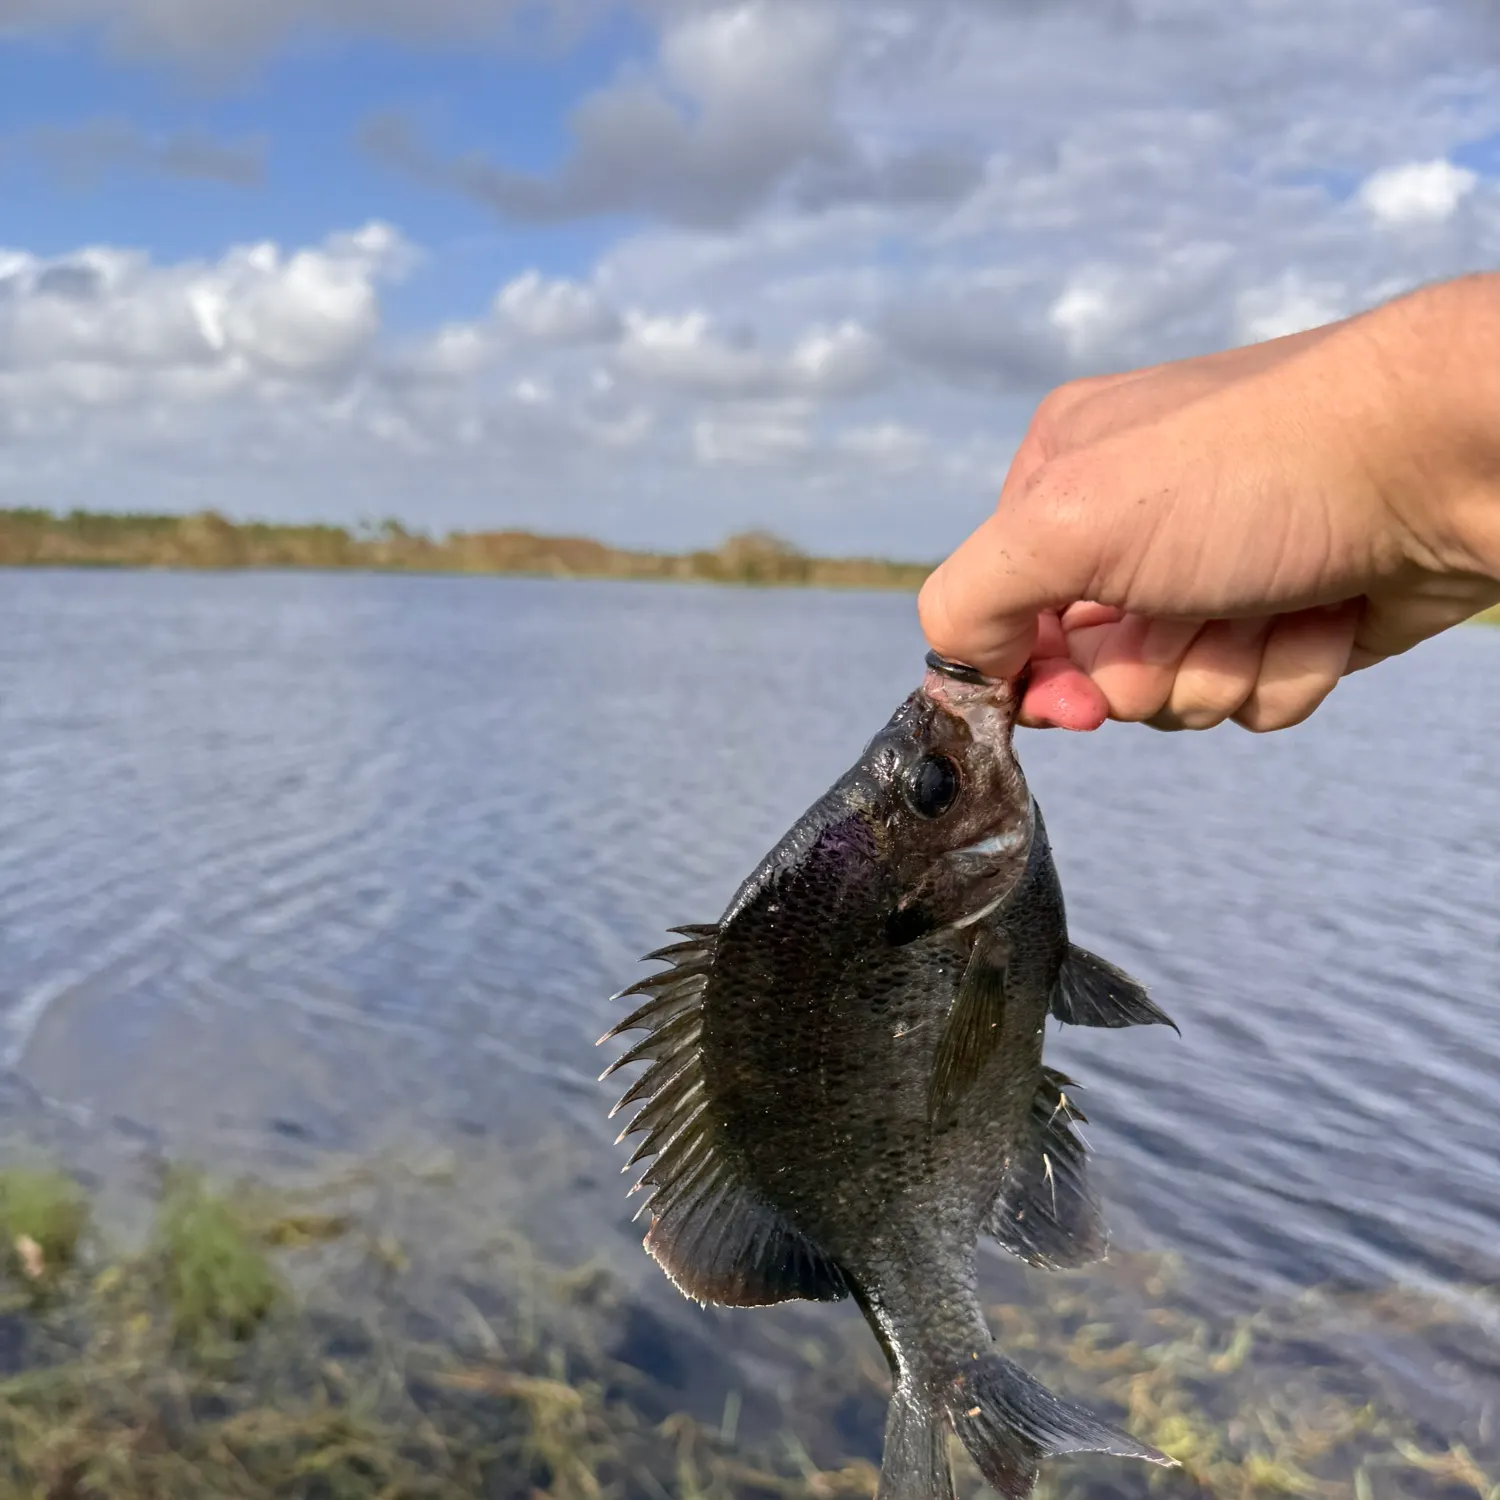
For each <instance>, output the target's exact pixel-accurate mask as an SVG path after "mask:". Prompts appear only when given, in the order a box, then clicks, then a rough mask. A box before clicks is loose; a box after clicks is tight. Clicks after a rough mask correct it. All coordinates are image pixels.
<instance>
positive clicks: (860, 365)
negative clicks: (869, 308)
mask: <svg viewBox="0 0 1500 1500" xmlns="http://www.w3.org/2000/svg"><path fill="white" fill-rule="evenodd" d="M790 367H791V373H792V375H793V377H794V378H795V380H796V381H798V382H799V383H800V384H802V385H804V386H806V387H807V388H808V389H809V390H813V391H819V392H823V393H826V394H828V395H847V394H850V393H852V392H856V391H862V390H867V389H868V388H869V387H871V386H872V385H874V384H875V383H876V382H877V381H878V380H879V379H880V377H881V374H882V373H883V371H884V369H885V351H884V349H883V348H882V347H881V344H880V340H879V339H878V338H876V337H875V335H874V334H872V333H871V332H870V331H869V329H867V328H863V327H861V326H860V325H859V324H858V323H856V322H853V321H852V320H849V321H845V322H843V323H840V324H839V325H838V326H837V327H835V328H815V329H813V330H812V331H811V332H810V333H808V334H807V335H806V336H805V337H804V338H803V339H802V340H801V341H800V342H799V343H798V344H797V347H796V348H795V349H793V350H792V353H791V358H790Z"/></svg>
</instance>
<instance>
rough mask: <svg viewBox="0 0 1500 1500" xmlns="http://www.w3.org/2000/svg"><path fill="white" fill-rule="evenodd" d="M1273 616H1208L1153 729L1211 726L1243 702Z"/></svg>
mask: <svg viewBox="0 0 1500 1500" xmlns="http://www.w3.org/2000/svg"><path fill="white" fill-rule="evenodd" d="M1270 629H1271V619H1270V618H1268V617H1264V616H1263V617H1261V618H1258V619H1240V620H1210V621H1209V622H1208V624H1206V625H1205V626H1203V628H1202V629H1201V630H1200V631H1199V632H1198V637H1197V639H1196V640H1195V641H1194V642H1193V644H1192V645H1191V646H1190V647H1189V648H1188V650H1187V652H1186V653H1185V654H1184V656H1183V658H1182V663H1181V665H1180V666H1179V667H1178V669H1177V674H1176V676H1175V678H1174V679H1173V682H1172V689H1171V692H1170V693H1169V694H1168V695H1167V700H1166V703H1165V704H1164V705H1163V707H1162V709H1161V711H1160V712H1159V713H1157V714H1154V715H1153V716H1152V717H1151V718H1149V719H1147V720H1146V722H1147V723H1148V724H1150V725H1151V727H1152V728H1153V729H1212V728H1214V726H1215V725H1218V724H1222V723H1223V722H1224V720H1225V719H1228V718H1231V717H1232V716H1233V715H1234V714H1236V713H1238V712H1239V710H1240V709H1241V708H1242V707H1243V706H1244V704H1245V701H1246V700H1247V699H1248V698H1249V696H1250V694H1251V693H1252V692H1253V691H1254V689H1255V683H1256V679H1257V678H1258V677H1259V676H1260V664H1261V658H1262V656H1263V655H1264V652H1265V645H1266V637H1267V636H1268V635H1269V633H1270Z"/></svg>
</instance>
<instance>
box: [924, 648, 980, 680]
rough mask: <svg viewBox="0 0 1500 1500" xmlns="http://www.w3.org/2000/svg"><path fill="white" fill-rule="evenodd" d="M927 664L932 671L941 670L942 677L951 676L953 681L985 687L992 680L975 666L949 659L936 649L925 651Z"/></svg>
mask: <svg viewBox="0 0 1500 1500" xmlns="http://www.w3.org/2000/svg"><path fill="white" fill-rule="evenodd" d="M927 665H928V666H929V667H931V668H932V670H933V671H934V672H941V673H942V674H943V676H944V677H951V678H952V679H953V680H954V681H955V682H972V683H973V684H974V685H975V686H976V687H987V686H988V685H989V684H990V682H992V681H993V679H992V678H989V677H986V676H985V675H984V673H983V672H981V671H980V670H979V669H978V668H977V667H970V666H965V665H964V663H963V662H961V661H949V660H948V658H947V657H946V656H939V655H938V653H937V652H936V651H929V652H928V653H927Z"/></svg>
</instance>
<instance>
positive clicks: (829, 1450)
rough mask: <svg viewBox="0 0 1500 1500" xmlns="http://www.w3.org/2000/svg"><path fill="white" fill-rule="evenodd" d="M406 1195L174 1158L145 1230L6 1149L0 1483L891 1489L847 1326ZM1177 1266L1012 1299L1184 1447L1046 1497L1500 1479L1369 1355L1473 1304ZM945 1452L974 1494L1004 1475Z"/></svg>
mask: <svg viewBox="0 0 1500 1500" xmlns="http://www.w3.org/2000/svg"><path fill="white" fill-rule="evenodd" d="M381 1191H382V1192H384V1191H385V1190H384V1189H382V1190H381ZM403 1194H404V1196H403V1195H398V1196H401V1201H402V1203H403V1204H404V1207H403V1208H402V1211H401V1212H399V1213H396V1214H395V1215H394V1217H393V1216H392V1215H391V1214H390V1213H389V1212H382V1211H381V1210H380V1207H379V1204H380V1203H381V1202H385V1204H386V1209H387V1210H388V1209H389V1207H390V1202H389V1201H388V1198H387V1199H382V1198H381V1194H380V1192H376V1193H374V1194H373V1196H372V1190H371V1178H370V1177H369V1175H368V1173H362V1172H355V1173H352V1174H351V1175H350V1176H349V1177H348V1178H346V1179H345V1180H343V1181H342V1182H333V1183H328V1184H324V1185H323V1186H322V1187H320V1188H319V1189H318V1192H317V1194H316V1197H310V1196H302V1197H299V1196H297V1195H294V1194H290V1193H286V1192H281V1193H272V1192H270V1191H269V1190H267V1189H264V1188H258V1187H254V1186H253V1185H252V1186H240V1187H237V1188H234V1189H228V1190H226V1189H218V1190H215V1189H214V1188H212V1187H211V1186H210V1185H208V1184H206V1183H205V1182H204V1181H203V1180H202V1179H201V1178H198V1177H195V1176H192V1175H187V1174H182V1173H178V1172H172V1173H167V1174H165V1175H164V1177H163V1180H162V1186H161V1190H160V1194H159V1199H158V1202H157V1204H156V1210H155V1213H156V1223H155V1229H154V1231H153V1232H152V1233H151V1234H149V1235H148V1236H146V1237H145V1240H144V1244H143V1245H142V1246H141V1247H140V1248H138V1249H137V1250H135V1251H133V1252H128V1253H127V1252H124V1251H120V1250H111V1249H109V1248H108V1247H107V1246H106V1244H105V1236H104V1235H103V1234H102V1232H100V1231H97V1230H92V1229H90V1227H89V1218H88V1213H87V1204H86V1201H85V1199H84V1198H83V1196H82V1194H81V1193H80V1191H79V1189H78V1188H77V1187H76V1185H74V1184H73V1183H72V1181H71V1180H70V1179H68V1178H67V1177H65V1176H61V1175H57V1174H52V1173H46V1172H37V1171H28V1172H24V1173H23V1172H18V1171H16V1172H3V1173H0V1202H3V1204H4V1205H5V1210H4V1212H5V1217H4V1230H3V1232H4V1235H5V1237H6V1240H7V1242H8V1244H9V1247H10V1249H11V1251H12V1255H11V1259H10V1260H9V1262H8V1270H7V1272H6V1283H5V1288H4V1291H5V1295H4V1297H3V1300H0V1500H22V1497H27V1500H32V1497H46V1500H83V1497H94V1496H98V1497H111V1500H145V1497H148V1496H149V1497H156V1500H179V1497H181V1500H189V1497H193V1500H199V1497H216V1496H226V1497H245V1500H259V1497H271V1496H277V1497H293V1500H364V1497H369V1500H406V1497H412V1500H415V1497H432V1500H449V1497H453V1500H457V1497H481V1496H482V1497H494V1500H537V1497H548V1500H612V1497H619V1500H627V1497H628V1500H635V1497H641V1500H647V1497H649V1500H731V1497H740V1496H745V1497H750V1496H755V1497H773V1500H775V1497H780V1500H840V1497H844V1496H848V1497H855V1496H869V1495H870V1494H871V1493H872V1490H873V1485H874V1479H875V1472H876V1471H875V1461H876V1460H877V1459H878V1456H879V1447H880V1427H881V1421H882V1417H883V1411H884V1401H885V1390H886V1385H885V1374H884V1370H883V1368H882V1364H881V1361H880V1359H879V1356H878V1354H877V1353H876V1351H875V1348H874V1346H873V1342H872V1341H871V1340H870V1339H869V1338H868V1336H867V1335H866V1334H865V1332H864V1329H863V1327H862V1326H861V1325H860V1324H859V1323H858V1321H857V1319H856V1320H851V1319H850V1318H847V1317H843V1316H841V1315H840V1314H841V1310H840V1309H831V1308H820V1309H817V1310H815V1315H807V1314H805V1313H803V1312H799V1311H798V1310H796V1309H783V1310H781V1311H778V1312H771V1313H759V1314H732V1313H716V1312H713V1311H698V1310H695V1309H693V1308H691V1307H690V1306H689V1305H688V1304H686V1303H681V1302H679V1301H672V1302H671V1303H670V1305H668V1303H667V1302H666V1300H665V1299H663V1300H654V1293H655V1291H656V1290H657V1288H656V1285H655V1282H654V1281H652V1282H650V1283H646V1284H645V1285H644V1286H643V1289H642V1290H641V1291H638V1292H631V1291H630V1290H629V1289H628V1288H627V1287H626V1285H625V1284H624V1282H623V1281H621V1280H620V1278H619V1277H618V1276H616V1275H615V1274H613V1273H611V1272H610V1271H609V1270H608V1269H606V1268H604V1267H603V1266H601V1265H598V1264H590V1265H585V1266H582V1267H576V1268H573V1269H569V1270H560V1269H557V1268H556V1267H555V1266H554V1265H550V1264H548V1262H547V1261H546V1260H545V1259H544V1258H543V1257H542V1256H541V1255H540V1254H538V1253H537V1252H536V1251H535V1250H534V1249H533V1248H532V1247H531V1246H529V1245H528V1243H527V1242H526V1241H525V1239H524V1238H522V1237H521V1236H519V1235H518V1234H516V1233H514V1232H509V1231H504V1230H500V1229H496V1228H493V1227H492V1228H491V1229H489V1230H487V1231H486V1232H485V1233H484V1235H482V1236H481V1237H480V1238H479V1239H478V1240H474V1241H471V1242H470V1243H469V1246H468V1249H467V1250H466V1251H464V1252H463V1253H462V1254H458V1255H455V1253H454V1246H453V1241H452V1238H451V1235H450V1232H449V1231H450V1229H451V1222H450V1221H452V1222H457V1221H458V1219H459V1218H460V1217H461V1216H462V1214H463V1213H464V1204H465V1200H468V1199H469V1197H470V1195H469V1194H468V1193H467V1192H466V1191H464V1190H463V1189H462V1188H461V1187H460V1186H459V1184H458V1183H457V1182H456V1181H454V1180H449V1181H447V1182H446V1183H444V1182H441V1181H434V1180H424V1181H422V1182H418V1181H417V1180H416V1179H413V1180H412V1181H411V1182H410V1183H409V1184H408V1185H407V1189H405V1190H403ZM362 1195H363V1196H362ZM330 1204H331V1205H332V1211H330ZM394 1226H399V1230H400V1232H399V1233H398V1232H395V1228H394ZM1018 1274H1020V1273H1018ZM1179 1275H1180V1272H1179V1269H1178V1268H1177V1267H1175V1266H1174V1264H1173V1263H1172V1262H1171V1261H1168V1260H1162V1259H1160V1258H1144V1257H1130V1256H1127V1257H1118V1258H1116V1259H1113V1260H1111V1262H1109V1263H1108V1265H1107V1266H1106V1267H1104V1268H1102V1269H1101V1270H1099V1271H1098V1272H1097V1273H1094V1274H1090V1275H1085V1276H1068V1277H1043V1276H1026V1277H1025V1278H1024V1287H1023V1288H1021V1290H1020V1292H1019V1294H1018V1295H1016V1296H1015V1297H1014V1298H1009V1299H1005V1300H999V1301H995V1302H994V1304H993V1305H992V1307H991V1317H992V1320H993V1323H994V1326H995V1328H996V1330H997V1333H998V1334H999V1336H1000V1338H1001V1340H1002V1342H1003V1344H1004V1346H1005V1347H1006V1348H1007V1349H1008V1350H1009V1351H1010V1352H1012V1353H1013V1354H1015V1355H1016V1356H1017V1357H1018V1358H1019V1359H1020V1360H1022V1361H1023V1362H1024V1363H1026V1364H1027V1365H1028V1366H1030V1367H1031V1368H1032V1369H1034V1370H1035V1371H1036V1372H1037V1373H1038V1374H1039V1375H1041V1376H1043V1377H1044V1378H1046V1379H1047V1380H1048V1381H1049V1382H1050V1383H1053V1384H1055V1385H1056V1387H1057V1388H1058V1389H1059V1390H1060V1391H1063V1392H1065V1393H1066V1394H1068V1395H1069V1396H1072V1397H1075V1398H1078V1399H1084V1400H1089V1401H1092V1402H1094V1403H1096V1404H1098V1405H1099V1406H1100V1407H1101V1409H1103V1410H1106V1411H1108V1412H1109V1413H1110V1414H1111V1415H1114V1416H1117V1417H1120V1418H1122V1419H1123V1420H1124V1422H1125V1423H1126V1424H1127V1425H1128V1426H1129V1427H1130V1428H1131V1429H1132V1430H1133V1431H1135V1432H1138V1433H1139V1434H1140V1435H1141V1436H1143V1437H1146V1438H1148V1439H1149V1440H1150V1441H1151V1442H1154V1443H1156V1444H1158V1445H1160V1446H1161V1447H1162V1448H1164V1449H1165V1450H1166V1451H1168V1452H1169V1453H1171V1454H1172V1455H1174V1456H1175V1457H1176V1458H1178V1459H1179V1460H1180V1461H1181V1468H1179V1469H1177V1470H1175V1471H1156V1470H1149V1471H1146V1470H1137V1469H1136V1468H1134V1467H1133V1466H1124V1465H1121V1464H1118V1463H1114V1462H1111V1461H1110V1460H1108V1459H1102V1460H1092V1459H1090V1460H1082V1461H1076V1462H1069V1461H1059V1462H1056V1463H1053V1464H1050V1465H1048V1466H1047V1468H1046V1469H1045V1470H1044V1476H1043V1480H1042V1485H1041V1487H1040V1489H1039V1492H1038V1493H1039V1496H1041V1497H1042V1500H1083V1497H1087V1496H1090V1495H1097V1496H1104V1495H1109V1496H1127V1497H1128V1496H1132V1495H1139V1496H1146V1495H1161V1496H1166V1497H1176V1496H1182V1497H1188V1496H1206V1495H1214V1496H1232V1497H1253V1496H1271V1495H1296V1496H1305V1497H1308V1500H1343V1497H1347V1500H1392V1497H1397V1496H1408V1495H1410V1496H1417V1495H1431V1496H1448V1495H1453V1496H1457V1495H1477V1496H1480V1497H1484V1500H1489V1497H1493V1496H1497V1495H1500V1484H1497V1482H1496V1480H1495V1478H1493V1477H1492V1473H1491V1471H1487V1470H1486V1469H1485V1468H1484V1467H1483V1463H1482V1460H1481V1457H1480V1456H1479V1455H1478V1454H1477V1452H1476V1449H1475V1447H1473V1446H1466V1445H1465V1444H1464V1443H1463V1442H1461V1441H1458V1440H1457V1437H1456V1436H1455V1434H1454V1433H1453V1432H1448V1433H1446V1434H1445V1433H1443V1432H1440V1431H1437V1430H1435V1428H1434V1426H1433V1424H1432V1422H1431V1420H1430V1419H1429V1420H1426V1421H1424V1420H1421V1419H1418V1418H1417V1417H1414V1416H1411V1415H1404V1414H1403V1413H1402V1412H1401V1411H1400V1409H1399V1403H1398V1402H1397V1401H1395V1400H1394V1399H1393V1396H1392V1393H1391V1391H1389V1390H1387V1389H1385V1388H1383V1386H1382V1383H1381V1381H1380V1379H1379V1378H1378V1377H1377V1376H1376V1375H1375V1374H1374V1373H1372V1369H1373V1366H1372V1362H1371V1359H1370V1357H1369V1354H1370V1350H1371V1348H1372V1347H1373V1346H1374V1344H1375V1343H1376V1342H1377V1341H1379V1340H1382V1339H1384V1340H1395V1341H1397V1342H1399V1340H1400V1339H1401V1338H1402V1337H1404V1336H1406V1335H1409V1334H1410V1333H1411V1332H1413V1331H1414V1330H1416V1329H1419V1328H1420V1329H1422V1330H1423V1331H1424V1332H1427V1331H1430V1330H1431V1328H1433V1327H1435V1326H1440V1325H1442V1324H1443V1323H1444V1322H1445V1319H1446V1320H1447V1321H1450V1322H1451V1321H1452V1320H1451V1317H1449V1316H1448V1315H1445V1313H1444V1311H1443V1310H1442V1308H1440V1307H1438V1306H1436V1305H1433V1304H1429V1303H1427V1302H1425V1301H1424V1300H1422V1299H1419V1298H1415V1297H1412V1296H1407V1295H1404V1294H1403V1295H1401V1296H1395V1295H1393V1294H1390V1293H1386V1294H1384V1295H1375V1294H1370V1293H1359V1294H1356V1293H1352V1292H1345V1293H1336V1292H1328V1291H1324V1292H1318V1293H1308V1294H1306V1295H1305V1296H1303V1297H1302V1298H1300V1299H1295V1300H1293V1301H1290V1302H1288V1304H1287V1305H1286V1306H1284V1307H1282V1308H1280V1309H1276V1310H1268V1311H1266V1312H1263V1313H1261V1314H1259V1315H1257V1316H1255V1317H1249V1318H1242V1319H1238V1320H1233V1319H1220V1320H1217V1321H1215V1320H1207V1319H1203V1318H1200V1317H1197V1316H1195V1315H1193V1314H1191V1313H1189V1312H1188V1311H1186V1310H1183V1308H1182V1306H1181V1299H1180V1298H1179V1296H1178V1290H1179V1288H1178V1279H1179ZM39 1283H45V1284H46V1285H47V1286H48V1288H49V1291H48V1294H47V1295H45V1296H39V1295H38V1293H37V1286H38V1284H39ZM1346 1327H1347V1328H1357V1329H1358V1333H1357V1335H1356V1336H1354V1337H1351V1338H1350V1340H1349V1345H1348V1352H1347V1353H1342V1354H1341V1353H1339V1352H1338V1348H1339V1335H1338V1330H1339V1329H1340V1328H1346ZM737 1351H738V1352H737ZM1476 1357H1478V1358H1483V1357H1484V1356H1482V1355H1481V1356H1476ZM1489 1357H1490V1358H1492V1355H1491V1356H1489ZM747 1372H751V1373H749V1374H747ZM754 1372H759V1373H758V1374H755V1373H754ZM1480 1427H1481V1429H1482V1428H1483V1427H1484V1423H1483V1420H1482V1418H1481V1421H1480ZM1481 1441H1483V1436H1482V1434H1481ZM955 1460H956V1463H957V1465H958V1468H957V1474H958V1481H959V1485H958V1488H959V1493H960V1495H962V1496H964V1497H966V1500H967V1497H971V1496H976V1495H978V1494H980V1493H982V1487H981V1485H980V1482H979V1480H978V1477H977V1476H976V1475H975V1474H974V1473H973V1471H972V1470H971V1469H969V1468H968V1467H966V1464H967V1461H966V1460H965V1459H964V1458H963V1456H962V1454H961V1452H960V1451H959V1450H958V1448H957V1445H956V1444H955Z"/></svg>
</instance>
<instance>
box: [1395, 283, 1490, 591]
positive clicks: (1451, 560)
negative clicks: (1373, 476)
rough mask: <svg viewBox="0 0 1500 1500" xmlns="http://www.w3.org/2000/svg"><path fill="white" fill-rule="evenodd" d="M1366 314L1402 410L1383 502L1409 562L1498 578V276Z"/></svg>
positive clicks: (1425, 291)
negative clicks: (1404, 541) (1404, 537)
mask: <svg viewBox="0 0 1500 1500" xmlns="http://www.w3.org/2000/svg"><path fill="white" fill-rule="evenodd" d="M1368 318H1369V328H1368V331H1369V333H1370V335H1371V338H1372V340H1373V341H1374V343H1375V344H1376V346H1377V347H1378V348H1379V350H1380V353H1381V363H1382V364H1384V366H1385V368H1386V372H1387V376H1388V384H1389V387H1390V392H1391V396H1392V398H1393V400H1394V402H1395V403H1396V404H1397V407H1398V410H1397V411H1396V412H1395V414H1394V416H1393V420H1392V422H1391V423H1390V424H1389V427H1388V431H1389V432H1390V433H1392V434H1393V435H1394V436H1395V437H1396V439H1397V441H1398V443H1399V445H1400V448H1401V451H1400V452H1399V453H1397V454H1394V455H1392V457H1393V458H1394V460H1395V462H1394V464H1393V465H1392V466H1391V470H1390V472H1392V473H1393V474H1395V475H1399V476H1400V477H1399V479H1398V480H1397V482H1396V483H1395V484H1393V486H1392V488H1391V491H1390V493H1389V494H1387V496H1386V499H1387V503H1388V504H1389V505H1390V507H1391V509H1392V510H1393V512H1394V513H1395V514H1396V515H1397V516H1398V518H1399V519H1400V521H1401V522H1402V524H1403V526H1404V527H1405V529H1406V531H1407V534H1408V537H1409V538H1410V540H1411V541H1412V542H1413V543H1414V544H1415V545H1414V551H1415V554H1416V555H1414V556H1413V557H1412V558H1411V560H1412V561H1414V562H1418V563H1420V564H1421V565H1423V566H1424V567H1428V568H1431V569H1433V570H1435V571H1439V572H1445V573H1466V574H1474V573H1478V574H1482V575H1484V576H1486V577H1488V578H1492V579H1497V580H1500V274H1494V273H1484V274H1478V275H1472V276H1463V277H1459V278H1458V279H1457V280H1454V281H1447V282H1441V283H1438V284H1436V285H1434V286H1429V287H1423V288H1421V289H1420V290H1419V291H1416V292H1413V293H1411V294H1410V295H1408V296H1406V297H1402V298H1399V299H1398V300H1397V301H1395V302H1391V303H1388V304H1386V305H1385V306H1384V307H1381V308H1377V309H1376V310H1375V311H1374V312H1372V313H1370V314H1369V315H1368Z"/></svg>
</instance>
